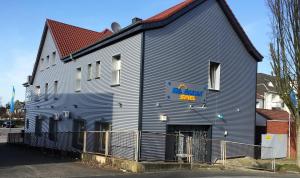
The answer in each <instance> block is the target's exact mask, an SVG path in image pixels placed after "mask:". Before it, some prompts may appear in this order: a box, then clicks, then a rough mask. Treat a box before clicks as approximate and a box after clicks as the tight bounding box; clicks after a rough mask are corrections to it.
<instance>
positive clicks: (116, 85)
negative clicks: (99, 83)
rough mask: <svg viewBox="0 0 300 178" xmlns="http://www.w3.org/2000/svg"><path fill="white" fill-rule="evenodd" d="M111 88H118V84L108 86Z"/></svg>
mask: <svg viewBox="0 0 300 178" xmlns="http://www.w3.org/2000/svg"><path fill="white" fill-rule="evenodd" d="M110 86H111V87H118V86H120V84H112V85H110Z"/></svg>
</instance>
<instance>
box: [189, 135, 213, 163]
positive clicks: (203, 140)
mask: <svg viewBox="0 0 300 178" xmlns="http://www.w3.org/2000/svg"><path fill="white" fill-rule="evenodd" d="M210 149H211V144H210V141H209V137H208V131H194V132H193V136H192V155H193V161H195V162H200V163H208V162H210V152H211V151H210Z"/></svg>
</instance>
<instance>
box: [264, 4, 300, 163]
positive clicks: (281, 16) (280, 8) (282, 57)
mask: <svg viewBox="0 0 300 178" xmlns="http://www.w3.org/2000/svg"><path fill="white" fill-rule="evenodd" d="M267 5H268V7H269V9H270V12H271V16H270V20H271V27H272V39H271V40H272V41H271V43H270V46H269V47H270V56H271V59H272V60H271V65H272V70H273V71H272V74H273V75H274V77H275V86H276V88H277V91H278V93H279V95H280V97H281V98H282V99H283V101H284V103H285V104H286V105H287V107H288V109H289V111H290V113H291V115H292V116H293V117H292V118H293V119H294V123H296V128H297V129H296V132H297V133H296V135H297V138H296V142H297V165H298V166H299V167H300V117H299V108H300V107H299V106H300V88H299V86H298V84H299V83H300V38H299V35H300V34H299V27H300V21H299V20H300V19H299V0H267ZM291 93H295V96H296V97H295V98H296V102H295V100H293V99H292V97H290V96H291Z"/></svg>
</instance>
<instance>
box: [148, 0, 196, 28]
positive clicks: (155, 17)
mask: <svg viewBox="0 0 300 178" xmlns="http://www.w3.org/2000/svg"><path fill="white" fill-rule="evenodd" d="M194 1H195V0H184V1H182V2H181V3H179V4H175V5H174V6H171V7H169V8H168V9H165V10H163V11H162V12H160V13H158V14H155V15H153V16H151V17H149V18H147V19H146V20H143V22H144V23H147V22H155V21H160V20H161V18H165V17H160V16H163V15H164V14H166V13H169V14H167V16H168V17H169V16H172V15H174V14H175V13H176V12H177V11H178V10H179V9H182V8H184V7H186V6H187V5H189V4H190V3H192V2H194ZM169 11H170V12H169Z"/></svg>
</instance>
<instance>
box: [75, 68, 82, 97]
mask: <svg viewBox="0 0 300 178" xmlns="http://www.w3.org/2000/svg"><path fill="white" fill-rule="evenodd" d="M75 90H76V91H80V90H81V68H80V67H79V68H77V69H76V89H75Z"/></svg>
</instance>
